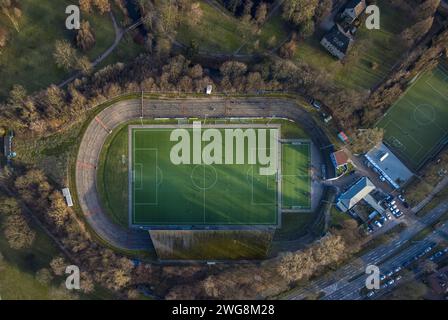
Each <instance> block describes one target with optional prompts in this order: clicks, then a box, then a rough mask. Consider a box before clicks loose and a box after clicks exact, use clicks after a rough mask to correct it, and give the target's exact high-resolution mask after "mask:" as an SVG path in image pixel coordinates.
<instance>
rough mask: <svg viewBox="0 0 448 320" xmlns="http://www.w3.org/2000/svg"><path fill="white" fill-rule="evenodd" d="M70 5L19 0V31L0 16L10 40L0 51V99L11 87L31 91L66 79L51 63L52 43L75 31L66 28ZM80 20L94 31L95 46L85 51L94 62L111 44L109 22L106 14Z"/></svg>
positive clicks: (111, 27)
mask: <svg viewBox="0 0 448 320" xmlns="http://www.w3.org/2000/svg"><path fill="white" fill-rule="evenodd" d="M70 4H73V1H69V0H62V1H49V0H44V1H42V0H41V1H35V0H21V1H20V7H21V9H22V18H21V19H20V20H19V32H17V31H16V30H15V29H14V28H13V26H12V25H11V23H10V22H9V20H8V19H7V18H6V17H5V16H4V15H1V19H0V26H4V27H6V29H7V30H8V31H9V41H8V44H7V46H6V47H5V48H3V49H1V50H0V79H2V85H1V87H0V98H4V97H5V96H7V94H8V92H9V90H10V89H11V87H12V85H14V84H20V85H22V86H24V87H25V88H26V89H28V90H29V91H30V92H32V91H35V90H39V89H42V88H45V87H46V86H48V85H49V84H52V83H58V82H60V81H62V80H64V78H66V77H68V74H67V73H66V72H65V71H64V70H61V69H58V68H57V66H56V64H54V63H53V62H52V61H53V51H54V45H55V41H56V40H61V39H66V40H68V41H72V40H73V38H74V32H73V31H70V30H67V29H66V28H65V19H66V17H67V15H66V14H65V8H66V7H67V6H68V5H70ZM43 17H45V18H43ZM82 19H86V20H88V21H89V22H90V25H91V26H92V27H93V29H94V31H95V35H96V45H95V47H94V48H93V49H92V50H90V51H89V52H87V56H88V57H89V58H90V59H93V58H96V57H97V56H98V55H100V53H101V52H103V51H105V50H106V49H107V48H108V47H109V46H110V45H112V43H113V41H114V37H115V34H114V30H113V26H112V22H111V20H110V18H109V16H108V15H107V14H106V15H103V16H100V15H99V14H91V15H88V16H86V15H85V14H83V15H82Z"/></svg>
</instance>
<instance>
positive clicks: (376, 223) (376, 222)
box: [374, 220, 383, 228]
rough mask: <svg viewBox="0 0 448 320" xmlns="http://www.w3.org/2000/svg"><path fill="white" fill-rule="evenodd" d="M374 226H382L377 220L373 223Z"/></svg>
mask: <svg viewBox="0 0 448 320" xmlns="http://www.w3.org/2000/svg"><path fill="white" fill-rule="evenodd" d="M374 224H375V225H376V226H377V227H378V228H381V227H382V226H383V225H382V224H381V222H379V221H378V220H377V221H375V222H374Z"/></svg>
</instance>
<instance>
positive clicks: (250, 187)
mask: <svg viewBox="0 0 448 320" xmlns="http://www.w3.org/2000/svg"><path fill="white" fill-rule="evenodd" d="M228 128H230V127H226V129H228ZM232 128H234V126H232ZM252 128H255V125H254V127H252ZM174 129H176V127H171V128H143V129H142V128H133V129H131V131H130V132H131V135H132V138H131V140H132V148H131V150H132V151H131V152H132V162H131V163H132V165H131V167H132V172H133V179H132V181H133V182H132V201H131V203H132V224H133V225H148V226H158V225H277V224H278V188H277V184H278V183H277V181H276V172H277V169H275V170H274V174H270V175H261V174H260V168H262V167H263V165H261V163H260V162H259V161H257V164H249V163H248V161H247V159H248V150H247V148H248V147H247V144H246V146H245V149H244V152H245V155H244V157H245V160H244V164H236V163H235V162H234V163H235V164H222V165H217V164H213V165H205V164H193V163H191V164H181V165H175V164H173V163H172V160H171V159H170V152H171V150H172V148H173V147H174V146H175V145H176V144H177V142H171V141H170V134H171V133H172V131H173V130H174ZM226 129H224V128H220V129H218V130H219V131H220V132H221V133H222V136H223V137H224V136H225V133H224V130H226ZM185 130H187V131H188V132H189V133H190V135H191V136H193V129H191V127H190V129H185ZM269 131H278V128H273V127H271V128H269ZM258 139H259V136H258V137H257V140H258ZM223 143H224V141H223ZM192 145H193V144H191V146H190V147H191V148H193V146H192ZM206 145H207V143H205V142H202V149H204V148H205V147H206ZM233 148H234V153H235V154H236V149H237V148H236V144H234V145H233ZM266 148H268V149H269V150H270V149H271V148H274V146H271V145H269V143H268V144H267V145H266ZM278 148H280V146H279V145H277V149H278ZM257 150H258V149H257ZM193 153H194V152H193V149H191V154H192V156H193ZM224 155H225V151H224V150H223V154H222V156H221V159H223V161H224ZM275 157H276V158H277V157H278V154H277V155H275ZM235 159H236V157H235Z"/></svg>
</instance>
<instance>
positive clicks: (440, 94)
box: [378, 62, 448, 169]
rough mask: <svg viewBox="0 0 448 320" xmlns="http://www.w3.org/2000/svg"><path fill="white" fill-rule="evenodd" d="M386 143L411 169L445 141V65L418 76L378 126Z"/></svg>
mask: <svg viewBox="0 0 448 320" xmlns="http://www.w3.org/2000/svg"><path fill="white" fill-rule="evenodd" d="M378 126H379V127H382V128H384V130H385V142H386V144H388V145H389V146H390V147H392V149H393V150H394V151H395V152H396V153H397V154H398V155H400V156H401V158H403V159H404V160H405V162H406V163H407V164H408V165H410V166H411V167H412V168H413V169H418V168H419V167H420V166H421V165H422V164H424V163H425V161H426V160H427V159H428V158H430V157H431V156H433V155H434V153H435V152H437V151H438V150H439V149H440V148H441V146H442V145H443V144H444V143H446V140H447V138H448V64H447V63H446V62H445V63H440V64H439V66H438V67H437V68H435V69H434V70H431V71H428V72H426V73H424V74H423V75H422V76H420V77H419V78H418V79H417V80H416V81H415V82H414V83H413V84H412V86H411V87H410V88H409V89H408V90H407V91H406V93H405V94H404V95H403V97H402V98H401V99H400V100H399V101H397V102H396V103H395V104H394V105H393V106H392V107H391V109H390V110H389V111H388V112H387V113H386V114H385V116H384V117H383V118H382V119H381V120H380V121H379V122H378Z"/></svg>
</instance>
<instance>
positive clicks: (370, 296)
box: [367, 290, 375, 298]
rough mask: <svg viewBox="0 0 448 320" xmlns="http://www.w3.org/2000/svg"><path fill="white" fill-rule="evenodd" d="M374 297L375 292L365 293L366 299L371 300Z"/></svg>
mask: <svg viewBox="0 0 448 320" xmlns="http://www.w3.org/2000/svg"><path fill="white" fill-rule="evenodd" d="M374 295H375V291H373V290H372V291H369V292H367V298H372V297H373V296H374Z"/></svg>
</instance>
